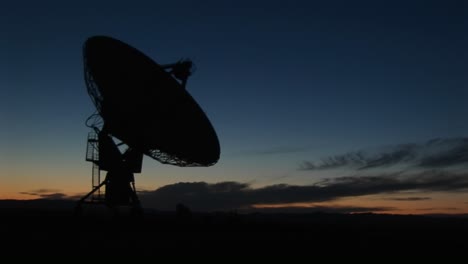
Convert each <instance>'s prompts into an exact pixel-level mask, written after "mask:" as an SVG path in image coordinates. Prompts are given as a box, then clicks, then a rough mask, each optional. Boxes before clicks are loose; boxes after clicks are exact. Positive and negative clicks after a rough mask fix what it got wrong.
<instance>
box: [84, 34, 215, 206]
mask: <svg viewBox="0 0 468 264" xmlns="http://www.w3.org/2000/svg"><path fill="white" fill-rule="evenodd" d="M83 60H84V75H85V82H86V86H87V90H88V94H89V95H90V97H91V100H92V101H93V103H94V105H95V107H96V112H95V113H94V114H93V115H91V116H90V117H89V118H88V119H87V121H86V124H87V126H89V127H90V128H91V129H92V131H91V132H90V133H89V134H88V142H87V150H86V160H87V161H90V162H92V164H93V169H92V182H93V184H92V190H91V191H90V192H89V193H88V194H86V195H85V196H83V197H82V198H81V199H80V200H79V202H78V206H77V208H78V209H81V206H82V204H84V203H94V204H96V203H102V204H105V205H107V206H109V207H112V208H115V207H119V206H130V207H131V208H133V209H135V210H141V205H140V201H139V199H138V196H137V192H136V189H135V179H134V174H135V173H140V172H141V168H142V162H143V155H147V156H149V157H151V158H153V159H155V160H157V161H159V162H161V163H164V164H171V165H175V166H181V167H195V166H211V165H214V164H215V163H216V162H217V161H218V160H219V156H220V145H219V141H218V137H217V135H216V132H215V130H214V128H213V126H212V125H211V123H210V121H209V120H208V118H207V116H206V115H205V113H204V112H203V110H202V109H201V108H200V106H199V105H198V104H197V102H196V101H195V100H194V99H193V98H192V96H191V95H190V94H189V93H188V92H187V90H186V84H187V80H188V78H189V76H190V75H191V74H192V67H193V65H192V62H191V61H190V60H181V61H178V62H176V63H172V64H166V65H159V64H158V63H156V62H155V61H153V60H151V59H150V58H149V57H147V56H146V55H144V54H143V53H142V52H140V51H138V50H137V49H135V48H133V47H131V46H129V45H128V44H125V43H123V42H122V41H120V40H117V39H114V38H111V37H106V36H93V37H90V38H89V39H87V40H86V42H85V44H84V48H83ZM101 171H106V172H107V173H106V175H105V177H104V179H103V180H101Z"/></svg>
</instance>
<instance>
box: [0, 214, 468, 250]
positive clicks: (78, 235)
mask: <svg viewBox="0 0 468 264" xmlns="http://www.w3.org/2000/svg"><path fill="white" fill-rule="evenodd" d="M0 224H1V229H0V230H1V231H0V236H1V241H2V255H3V256H18V253H17V252H18V250H20V251H21V252H23V253H22V255H24V256H33V255H42V256H63V255H68V256H95V255H101V256H136V257H138V256H150V255H151V256H186V257H190V256H196V255H198V256H200V255H203V256H212V257H213V256H233V257H234V256H237V257H239V256H251V255H257V256H280V255H282V256H290V257H291V256H295V257H299V256H308V257H316V256H322V257H323V256H339V257H346V256H388V257H396V256H401V257H404V256H408V255H413V256H421V257H429V256H442V257H444V258H446V257H455V256H466V254H467V253H468V219H466V218H441V217H425V216H397V215H376V214H354V215H342V214H321V213H314V214H246V215H244V214H234V213H211V214H201V213H200V214H192V215H191V216H190V215H189V216H184V217H180V216H177V215H176V214H175V213H164V212H147V213H146V214H145V215H143V216H141V217H137V218H135V217H129V216H128V215H124V216H119V217H115V216H113V215H111V214H102V213H99V214H93V213H88V214H87V215H84V216H82V217H75V216H74V215H73V214H72V212H71V211H66V210H62V209H60V210H59V209H57V210H54V209H47V210H45V209H41V210H39V209H31V208H29V209H24V208H23V209H15V208H3V209H1V210H0Z"/></svg>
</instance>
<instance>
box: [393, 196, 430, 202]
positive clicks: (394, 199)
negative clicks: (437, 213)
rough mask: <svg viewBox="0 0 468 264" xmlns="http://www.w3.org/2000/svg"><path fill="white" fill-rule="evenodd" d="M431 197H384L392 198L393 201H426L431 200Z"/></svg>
mask: <svg viewBox="0 0 468 264" xmlns="http://www.w3.org/2000/svg"><path fill="white" fill-rule="evenodd" d="M431 199H432V198H431V197H395V198H384V200H391V201H411V202H413V201H425V200H431Z"/></svg>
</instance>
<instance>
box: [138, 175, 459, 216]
mask: <svg viewBox="0 0 468 264" xmlns="http://www.w3.org/2000/svg"><path fill="white" fill-rule="evenodd" d="M410 190H416V191H423V192H432V191H444V192H458V191H466V190H468V173H465V174H457V173H449V172H443V171H427V172H423V173H418V174H412V175H401V174H387V175H378V176H357V177H356V176H354V177H339V178H335V179H327V180H324V181H321V182H320V183H318V184H315V185H308V186H297V185H286V184H277V185H270V186H266V187H263V188H256V189H254V188H251V187H250V185H248V184H245V183H238V182H222V183H215V184H210V183H206V182H193V183H188V182H185V183H176V184H171V185H166V186H163V187H161V188H159V189H157V190H154V191H146V192H141V193H140V197H141V200H142V202H143V205H144V206H146V207H153V208H158V209H162V210H173V209H174V208H175V205H176V204H177V203H183V204H185V205H187V206H189V207H190V208H192V209H193V210H196V211H216V210H234V209H242V208H250V207H251V206H253V205H255V204H285V203H299V202H324V201H333V200H336V199H340V198H344V197H351V196H363V195H372V194H381V193H398V192H401V191H410Z"/></svg>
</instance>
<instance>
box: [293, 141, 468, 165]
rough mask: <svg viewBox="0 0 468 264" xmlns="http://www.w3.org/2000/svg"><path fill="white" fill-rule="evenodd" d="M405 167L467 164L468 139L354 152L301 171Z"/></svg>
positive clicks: (305, 163)
mask: <svg viewBox="0 0 468 264" xmlns="http://www.w3.org/2000/svg"><path fill="white" fill-rule="evenodd" d="M398 164H401V165H408V166H414V167H418V168H423V169H430V168H433V169H436V168H446V167H450V166H457V165H468V138H446V139H433V140H429V141H427V142H425V143H423V144H416V143H410V144H400V145H395V146H391V147H386V148H384V149H381V150H379V151H364V150H359V151H354V152H348V153H345V154H340V155H334V156H330V157H325V158H323V159H322V160H321V161H320V162H312V161H304V162H303V163H301V164H300V169H301V170H327V169H336V168H342V167H346V168H355V169H357V170H366V169H373V168H382V167H390V166H394V165H398Z"/></svg>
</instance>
